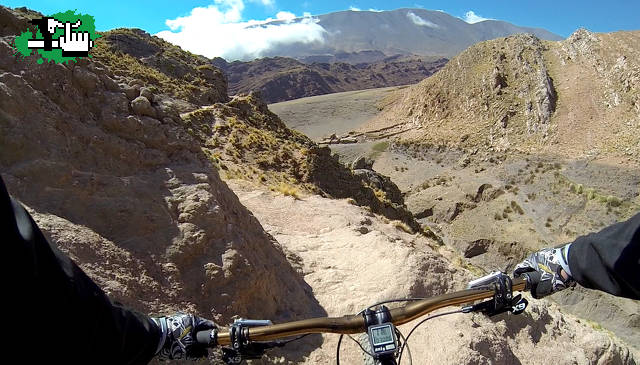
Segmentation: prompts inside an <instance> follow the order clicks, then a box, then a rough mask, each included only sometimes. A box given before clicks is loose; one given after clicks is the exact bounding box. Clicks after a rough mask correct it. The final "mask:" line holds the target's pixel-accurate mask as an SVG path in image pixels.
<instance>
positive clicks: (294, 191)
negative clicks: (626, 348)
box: [270, 183, 300, 200]
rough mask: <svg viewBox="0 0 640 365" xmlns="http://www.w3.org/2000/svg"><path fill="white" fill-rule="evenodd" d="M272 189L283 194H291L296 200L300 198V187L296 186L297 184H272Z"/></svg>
mask: <svg viewBox="0 0 640 365" xmlns="http://www.w3.org/2000/svg"><path fill="white" fill-rule="evenodd" d="M270 189H271V190H272V191H277V192H279V193H282V195H284V196H290V197H293V198H294V199H296V200H299V199H300V196H299V191H298V188H296V187H295V186H292V185H289V184H287V183H280V184H279V185H277V186H272V187H271V188H270Z"/></svg>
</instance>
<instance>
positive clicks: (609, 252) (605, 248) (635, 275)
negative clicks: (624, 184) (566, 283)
mask: <svg viewBox="0 0 640 365" xmlns="http://www.w3.org/2000/svg"><path fill="white" fill-rule="evenodd" d="M569 269H570V270H571V275H572V276H573V277H574V279H575V280H576V281H577V282H578V283H579V284H580V285H582V286H584V287H587V288H591V289H599V290H602V291H605V292H607V293H611V294H613V295H617V296H621V297H627V298H631V299H640V214H636V215H635V216H634V217H632V218H631V219H629V220H628V221H626V222H621V223H617V224H614V225H612V226H610V227H607V228H605V229H603V230H602V231H600V232H598V233H592V234H590V235H587V236H583V237H579V238H578V239H577V240H575V241H574V242H573V243H572V244H571V247H570V249H569Z"/></svg>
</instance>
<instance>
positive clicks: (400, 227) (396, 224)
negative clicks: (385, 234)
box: [391, 220, 413, 234]
mask: <svg viewBox="0 0 640 365" xmlns="http://www.w3.org/2000/svg"><path fill="white" fill-rule="evenodd" d="M391 223H392V224H393V226H394V227H395V228H396V229H398V230H401V231H404V232H405V233H410V234H413V230H412V229H411V227H409V226H408V225H407V224H406V223H404V222H402V221H399V220H394V221H392V222H391Z"/></svg>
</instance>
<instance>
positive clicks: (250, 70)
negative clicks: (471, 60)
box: [212, 56, 447, 103]
mask: <svg viewBox="0 0 640 365" xmlns="http://www.w3.org/2000/svg"><path fill="white" fill-rule="evenodd" d="M446 62H447V60H446V59H444V58H439V59H434V58H427V59H424V58H418V57H400V56H395V57H387V58H385V59H383V60H380V61H376V62H373V63H360V64H356V65H352V64H349V63H344V62H335V63H311V64H305V63H302V62H300V61H297V60H295V59H293V58H286V57H273V58H260V59H257V60H253V61H250V62H242V61H234V62H231V63H228V62H226V61H225V60H224V59H222V58H215V59H213V60H212V63H213V65H214V66H216V67H218V68H219V69H221V70H222V72H223V73H224V74H225V76H226V77H227V80H228V83H229V93H230V94H231V95H234V94H240V93H249V92H252V91H258V92H260V94H261V96H262V98H263V99H264V100H265V101H266V102H267V103H276V102H280V101H286V100H291V99H298V98H302V97H306V96H314V95H322V94H329V93H335V92H341V91H352V90H362V89H371V88H379V87H387V86H396V85H408V84H415V83H417V82H419V81H421V80H423V79H424V78H426V77H428V76H430V75H432V74H434V73H435V72H436V71H438V70H439V69H440V68H442V67H443V66H444V65H445V64H446Z"/></svg>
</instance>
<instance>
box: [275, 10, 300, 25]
mask: <svg viewBox="0 0 640 365" xmlns="http://www.w3.org/2000/svg"><path fill="white" fill-rule="evenodd" d="M295 18H296V15H295V14H294V13H292V12H289V11H280V12H278V14H276V19H278V20H285V21H287V23H290V22H291V21H292V20H293V19H295Z"/></svg>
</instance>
